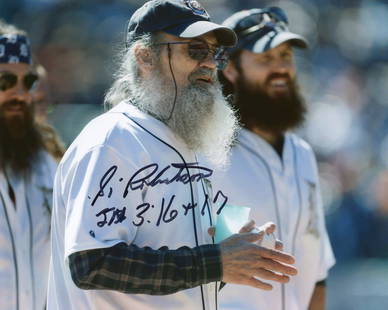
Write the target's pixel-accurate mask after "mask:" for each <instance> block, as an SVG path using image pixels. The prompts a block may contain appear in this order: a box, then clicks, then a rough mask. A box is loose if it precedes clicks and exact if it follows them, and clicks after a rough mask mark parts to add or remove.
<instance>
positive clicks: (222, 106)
mask: <svg viewBox="0 0 388 310" xmlns="http://www.w3.org/2000/svg"><path fill="white" fill-rule="evenodd" d="M202 72H203V71H202ZM190 81H191V83H190V84H189V85H188V86H187V87H185V88H183V89H181V90H179V89H178V95H177V100H176V104H175V107H173V102H174V96H175V88H174V86H173V82H172V81H171V80H169V79H166V78H164V77H163V76H161V74H160V73H159V74H155V75H153V77H152V78H151V79H150V80H147V81H143V83H142V85H141V87H137V88H136V90H135V92H133V93H132V94H133V96H134V99H135V103H136V106H137V107H138V108H140V109H141V110H142V111H144V112H146V113H149V114H151V115H153V116H155V117H156V118H158V119H160V120H161V121H164V122H165V123H166V124H167V125H168V126H169V127H170V128H171V129H172V130H173V131H174V132H175V134H177V135H179V136H180V137H181V138H182V139H183V140H184V141H185V143H186V144H187V146H188V148H189V149H191V150H192V151H194V152H196V153H199V154H203V155H205V157H206V158H207V160H208V161H209V162H210V163H211V164H213V165H214V166H216V167H217V168H221V167H223V166H225V165H226V163H227V162H228V154H229V151H230V148H231V146H232V143H233V141H234V139H235V137H236V133H237V130H238V129H239V126H238V121H237V118H236V116H235V114H234V111H233V110H232V108H231V107H230V105H229V104H228V102H227V101H226V99H225V98H224V96H223V95H222V91H221V86H220V84H219V83H218V81H217V82H215V83H213V84H212V85H203V86H202V85H198V84H199V83H198V82H196V81H195V79H194V78H191V79H190ZM170 116H171V117H170Z"/></svg>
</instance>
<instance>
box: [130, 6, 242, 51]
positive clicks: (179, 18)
mask: <svg viewBox="0 0 388 310" xmlns="http://www.w3.org/2000/svg"><path fill="white" fill-rule="evenodd" d="M157 31H164V32H166V33H168V34H171V35H174V36H177V37H180V38H195V37H198V36H201V35H203V34H206V33H209V32H214V34H215V36H216V39H217V41H218V43H219V44H220V45H222V46H234V45H235V44H236V42H237V37H236V34H235V33H234V32H233V30H231V29H230V28H228V27H226V26H222V25H219V24H215V23H213V22H211V21H210V16H209V14H208V13H207V12H206V10H205V9H204V8H203V7H202V6H201V5H200V4H199V2H198V1H195V0H151V1H148V2H146V3H145V4H144V5H143V6H142V7H140V8H139V9H138V10H137V11H136V12H135V13H134V14H133V15H132V17H131V19H130V20H129V22H128V25H127V32H126V45H127V46H128V45H129V44H130V43H131V42H132V41H133V40H135V39H136V38H138V37H139V36H141V35H144V34H147V33H152V32H157Z"/></svg>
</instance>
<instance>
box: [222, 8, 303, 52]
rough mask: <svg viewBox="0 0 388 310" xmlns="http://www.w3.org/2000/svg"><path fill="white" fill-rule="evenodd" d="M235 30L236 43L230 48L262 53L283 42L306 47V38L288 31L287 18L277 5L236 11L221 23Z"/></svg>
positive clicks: (231, 50)
mask: <svg viewBox="0 0 388 310" xmlns="http://www.w3.org/2000/svg"><path fill="white" fill-rule="evenodd" d="M222 24H223V25H224V26H226V27H229V28H231V29H233V30H234V31H235V33H236V34H237V37H238V43H237V45H236V46H235V47H233V48H231V49H230V52H233V51H235V50H237V49H246V50H249V51H251V52H254V53H263V52H265V51H267V50H269V49H271V48H274V47H276V46H278V45H280V44H282V43H284V42H290V43H291V44H292V45H293V46H295V47H299V48H307V46H308V43H307V40H306V39H305V38H304V37H303V36H301V35H298V34H296V33H293V32H291V31H289V29H288V18H287V15H286V14H285V13H284V11H283V10H282V9H281V8H279V7H269V8H264V9H251V10H243V11H240V12H237V13H235V14H233V15H232V16H230V17H229V18H227V19H226V20H225V21H224V22H223V23H222Z"/></svg>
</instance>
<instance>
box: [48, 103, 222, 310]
mask: <svg viewBox="0 0 388 310" xmlns="http://www.w3.org/2000/svg"><path fill="white" fill-rule="evenodd" d="M195 162H196V158H195V155H194V154H193V153H192V152H191V151H189V150H188V149H187V147H186V145H185V144H184V142H183V141H182V140H181V139H179V138H178V137H177V136H176V135H174V133H173V132H172V131H171V130H170V129H169V128H168V127H167V126H166V125H165V124H163V123H162V122H160V121H158V120H156V119H154V118H153V117H151V116H149V115H147V114H144V113H142V112H140V111H139V110H138V109H137V108H135V107H134V106H132V105H130V104H128V103H125V102H123V103H121V104H119V105H118V106H116V107H115V108H113V109H112V110H110V111H109V112H107V113H105V114H103V115H101V116H99V117H98V118H96V119H94V120H92V121H91V122H90V123H89V124H88V125H87V126H86V127H85V128H84V130H83V131H82V132H81V133H80V135H79V136H78V137H77V138H76V140H75V141H74V142H73V144H72V145H71V146H70V148H69V149H68V151H67V152H66V154H65V156H64V158H63V160H62V162H61V163H60V165H59V168H58V172H57V175H56V180H55V186H54V210H53V222H52V224H53V225H52V262H51V268H50V280H49V293H48V309H50V310H53V309H65V310H71V309H74V310H79V309H103V310H109V309H112V310H113V309H114V310H118V309H142V310H151V309H152V310H156V309H169V310H174V309H176V310H178V309H179V310H181V309H185V310H190V309H191V310H198V309H203V307H202V303H204V305H205V309H206V310H210V309H215V307H216V301H215V299H216V298H215V296H216V284H215V283H211V284H209V285H203V286H202V287H203V294H201V288H200V287H195V288H192V289H188V290H182V291H180V292H178V293H175V294H171V295H165V296H151V295H144V294H125V293H121V292H115V291H110V290H82V289H79V288H77V287H76V286H75V284H74V283H73V281H72V279H71V276H70V270H69V265H68V260H67V258H68V256H69V255H70V254H72V253H75V252H78V251H83V250H89V249H99V248H107V247H112V246H114V245H115V244H118V243H121V242H125V243H127V244H132V243H133V244H135V245H137V246H139V247H145V246H149V247H151V248H153V249H158V248H160V247H162V246H168V247H169V248H170V249H176V248H178V247H181V246H189V247H195V246H196V244H197V242H198V244H209V243H212V241H211V238H210V237H209V235H208V233H207V229H208V227H209V226H210V224H211V223H210V219H211V217H212V214H211V213H212V210H211V209H210V208H208V207H207V205H205V192H206V191H207V188H208V187H210V186H206V184H204V183H205V182H203V181H204V180H203V178H202V177H201V174H203V173H204V174H206V173H207V172H206V170H204V169H202V168H194V166H197V164H194V165H192V166H193V168H190V169H189V170H190V171H189V174H190V175H191V177H189V176H188V173H187V172H186V170H185V169H182V168H181V167H182V165H183V164H184V163H186V164H189V163H195ZM190 180H191V181H190ZM193 205H195V206H196V207H195V208H191V207H190V206H193ZM202 206H204V207H205V208H202ZM107 208H108V209H110V210H111V211H106V210H107ZM200 208H201V209H200ZM104 210H105V211H104ZM201 210H204V212H203V213H202V212H200V211H201ZM116 211H117V212H121V213H120V214H121V216H120V217H115V215H117V214H118V213H117V212H116ZM193 212H194V214H193ZM196 236H197V240H198V241H197V242H196Z"/></svg>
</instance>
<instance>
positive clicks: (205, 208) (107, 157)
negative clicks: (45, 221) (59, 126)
mask: <svg viewBox="0 0 388 310" xmlns="http://www.w3.org/2000/svg"><path fill="white" fill-rule="evenodd" d="M234 44H235V35H234V33H233V31H231V30H230V29H228V28H226V27H221V26H220V25H217V24H214V23H212V22H210V19H209V16H208V14H207V13H206V11H205V10H204V9H203V8H202V7H201V6H200V4H199V3H198V2H197V1H188V0H186V1H183V0H169V1H163V0H158V1H156V0H153V1H149V2H147V3H146V4H144V5H143V6H142V7H141V8H140V9H138V10H137V11H136V12H135V13H134V15H133V16H132V17H131V19H130V21H129V23H128V28H127V36H126V49H125V52H124V56H123V60H122V65H121V68H120V70H119V72H118V73H117V75H116V81H115V82H114V84H113V86H112V87H111V89H110V90H109V92H108V93H107V95H106V103H107V104H109V105H112V106H113V108H112V109H111V110H110V111H108V112H107V113H105V114H103V115H102V116H100V117H98V118H96V119H94V120H92V121H91V122H90V123H89V124H88V125H87V126H86V127H85V128H84V129H83V131H82V132H81V134H80V135H79V136H78V137H77V138H76V140H75V141H74V143H73V144H72V145H71V146H70V148H69V149H68V151H67V152H66V154H65V156H64V158H63V160H62V162H61V163H60V166H59V169H58V173H57V176H56V180H55V186H54V191H55V197H54V211H53V228H52V251H53V255H52V262H51V269H50V281H49V294H48V296H49V298H48V309H66V310H71V309H77V310H78V309H104V310H106V309H108V310H109V309H116V310H117V309H143V310H151V309H169V310H178V309H179V310H181V309H186V310H194V309H195V310H198V309H206V310H210V309H217V294H218V289H219V284H220V281H224V282H230V283H241V284H245V285H250V286H252V287H255V288H258V289H266V290H269V289H271V285H269V284H268V283H265V282H262V281H261V280H260V279H257V278H262V279H265V280H273V281H277V282H281V283H285V282H287V281H288V280H289V276H290V275H294V274H296V269H295V268H293V267H292V266H290V264H292V263H293V262H294V260H293V258H292V257H291V256H290V255H288V254H286V253H283V252H281V251H278V250H268V249H265V248H262V247H260V246H259V245H257V244H255V242H257V241H259V240H260V239H261V238H262V236H263V233H264V231H265V232H268V233H270V232H273V231H274V229H275V227H274V225H273V224H270V223H269V224H266V225H265V226H263V227H262V228H261V231H260V232H257V233H256V232H251V230H252V229H253V228H254V225H255V224H254V222H249V223H247V224H246V225H245V226H244V227H242V229H241V230H240V233H239V234H235V235H233V236H231V237H230V238H228V239H226V240H224V241H223V242H221V243H220V244H219V245H218V244H214V242H213V239H212V235H211V234H209V233H208V229H209V228H211V226H212V225H213V223H214V222H213V221H214V216H215V214H216V212H217V211H219V210H220V209H222V208H223V206H224V204H225V203H226V193H222V192H214V193H212V192H211V188H210V181H209V178H210V176H211V175H212V168H211V167H207V166H204V165H203V164H201V163H200V162H198V160H197V157H196V152H198V151H200V152H204V153H205V154H206V155H207V156H208V157H210V160H212V162H213V164H214V165H216V164H222V163H223V162H224V161H225V159H226V153H227V151H228V149H229V146H230V144H231V142H232V141H233V137H234V133H235V129H236V127H237V124H236V119H235V117H234V114H233V111H232V110H231V109H230V107H229V106H228V105H227V103H226V102H225V100H224V99H223V96H222V93H221V91H220V88H219V85H218V82H217V78H216V66H217V65H219V66H221V65H222V64H224V63H225V59H224V58H223V57H222V53H220V47H221V46H231V45H234ZM254 276H256V277H257V278H254Z"/></svg>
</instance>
